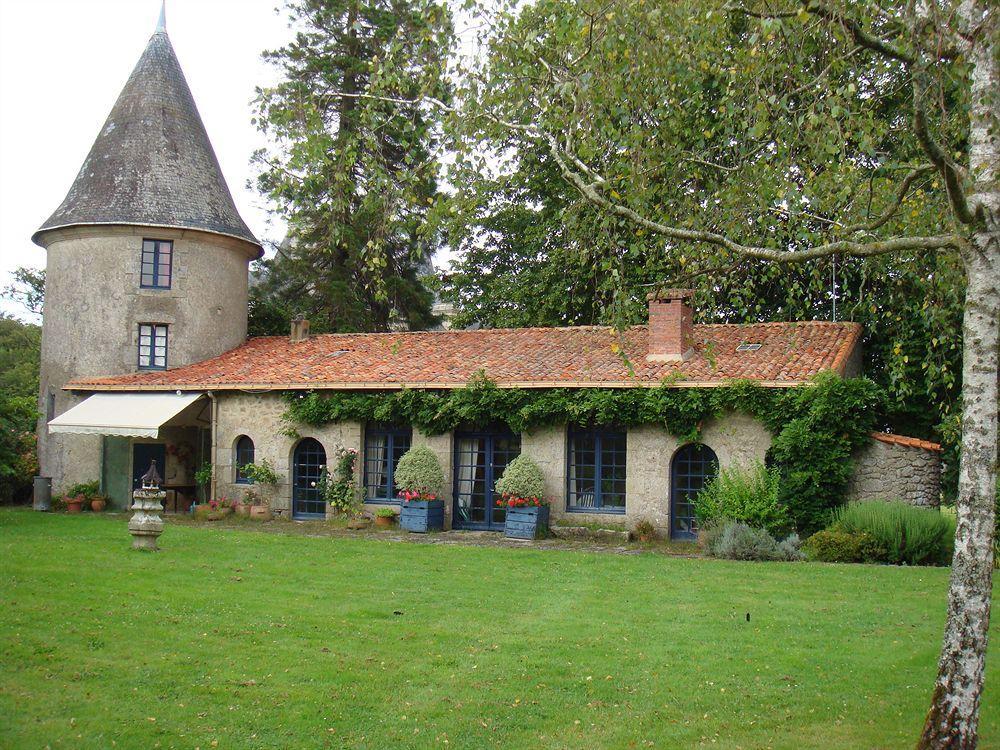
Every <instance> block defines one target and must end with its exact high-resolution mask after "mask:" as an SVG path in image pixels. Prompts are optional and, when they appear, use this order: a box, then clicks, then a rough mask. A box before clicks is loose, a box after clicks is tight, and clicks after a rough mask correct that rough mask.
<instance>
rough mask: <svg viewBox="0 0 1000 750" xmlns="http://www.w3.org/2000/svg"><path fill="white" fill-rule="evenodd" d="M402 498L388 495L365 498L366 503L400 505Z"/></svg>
mask: <svg viewBox="0 0 1000 750" xmlns="http://www.w3.org/2000/svg"><path fill="white" fill-rule="evenodd" d="M401 503H402V500H394V499H392V498H388V497H371V498H367V497H366V498H365V505H400V504H401Z"/></svg>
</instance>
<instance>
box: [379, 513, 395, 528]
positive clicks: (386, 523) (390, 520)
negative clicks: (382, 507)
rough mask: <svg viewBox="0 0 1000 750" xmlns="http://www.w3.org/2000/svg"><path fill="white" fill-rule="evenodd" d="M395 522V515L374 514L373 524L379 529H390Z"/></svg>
mask: <svg viewBox="0 0 1000 750" xmlns="http://www.w3.org/2000/svg"><path fill="white" fill-rule="evenodd" d="M395 523H396V517H395V516H375V525H376V526H378V527H379V528H380V529H391V528H392V527H393V526H394V525H395Z"/></svg>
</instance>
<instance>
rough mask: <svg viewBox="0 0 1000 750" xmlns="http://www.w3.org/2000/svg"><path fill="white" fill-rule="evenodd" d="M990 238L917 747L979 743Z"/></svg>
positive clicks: (992, 335) (992, 481)
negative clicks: (943, 594) (954, 514)
mask: <svg viewBox="0 0 1000 750" xmlns="http://www.w3.org/2000/svg"><path fill="white" fill-rule="evenodd" d="M987 242H988V244H987V246H986V247H982V248H977V251H978V252H977V254H979V253H981V252H990V253H991V254H992V260H993V262H992V263H983V262H979V263H978V264H977V265H976V266H975V267H972V266H970V265H968V264H967V268H968V274H969V286H968V291H967V293H966V307H965V323H964V326H963V329H964V330H963V335H964V338H965V343H964V354H963V356H964V364H963V384H962V459H961V466H960V469H959V494H958V503H957V510H958V529H957V532H956V534H955V556H954V558H953V560H952V568H951V585H950V588H949V591H948V619H947V624H946V625H945V634H944V642H943V644H942V647H941V657H940V660H939V662H938V677H937V683H936V684H935V687H934V697H933V699H932V702H931V708H930V711H929V712H928V714H927V721H926V723H925V725H924V732H923V735H922V737H921V739H920V743H919V745H918V747H919V748H974V747H976V743H977V741H978V725H979V699H980V694H981V692H982V687H983V677H984V671H985V667H986V644H987V638H988V631H989V625H990V603H991V599H992V592H993V531H994V524H995V513H996V476H997V475H996V469H997V341H998V338H1000V290H998V288H997V278H998V277H1000V261H998V259H1000V233H998V232H996V231H994V232H993V233H992V236H991V237H989V238H988V239H987Z"/></svg>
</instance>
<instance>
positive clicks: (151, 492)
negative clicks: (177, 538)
mask: <svg viewBox="0 0 1000 750" xmlns="http://www.w3.org/2000/svg"><path fill="white" fill-rule="evenodd" d="M166 497H167V493H166V492H164V491H163V490H161V489H160V488H159V487H149V488H147V487H143V488H142V489H139V490H136V491H135V492H133V493H132V511H133V513H132V518H131V519H130V520H129V522H128V531H129V533H130V534H131V535H132V549H144V550H152V551H155V550H157V549H159V547H157V545H156V538H157V537H158V536H159V535H160V534H162V533H163V519H162V518H161V517H160V513H161V511H162V510H163V505H162V503H163V501H164V500H165V499H166Z"/></svg>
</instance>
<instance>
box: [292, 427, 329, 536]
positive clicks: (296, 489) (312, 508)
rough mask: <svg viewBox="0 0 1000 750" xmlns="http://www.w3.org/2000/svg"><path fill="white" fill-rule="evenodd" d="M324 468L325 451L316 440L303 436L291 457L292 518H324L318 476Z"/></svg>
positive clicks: (324, 511)
mask: <svg viewBox="0 0 1000 750" xmlns="http://www.w3.org/2000/svg"><path fill="white" fill-rule="evenodd" d="M325 469H326V451H325V450H323V446H322V445H320V444H319V441H318V440H314V439H313V438H305V439H304V440H303V441H302V442H301V443H299V444H298V445H297V446H295V454H294V456H293V457H292V518H324V517H325V516H326V506H325V505H324V502H323V492H322V489H321V488H320V477H322V475H323V471H324V470H325Z"/></svg>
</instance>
